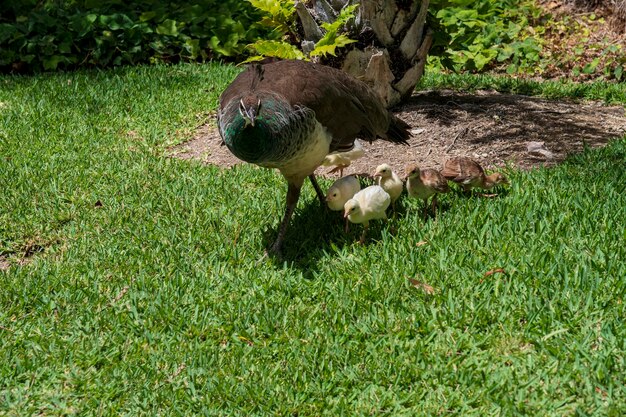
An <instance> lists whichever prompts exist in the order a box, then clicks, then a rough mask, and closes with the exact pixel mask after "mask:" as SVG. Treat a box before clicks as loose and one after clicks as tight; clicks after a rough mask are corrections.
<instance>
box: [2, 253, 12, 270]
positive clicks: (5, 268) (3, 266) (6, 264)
mask: <svg viewBox="0 0 626 417" xmlns="http://www.w3.org/2000/svg"><path fill="white" fill-rule="evenodd" d="M10 266H11V264H10V263H9V261H7V259H6V258H5V257H4V255H0V271H6V270H7V269H9V267H10Z"/></svg>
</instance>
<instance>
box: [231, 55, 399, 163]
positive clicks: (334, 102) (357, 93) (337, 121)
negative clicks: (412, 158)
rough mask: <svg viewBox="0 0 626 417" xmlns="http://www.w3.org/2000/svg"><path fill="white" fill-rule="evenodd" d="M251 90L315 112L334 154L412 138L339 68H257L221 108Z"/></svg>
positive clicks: (283, 64) (290, 64)
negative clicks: (361, 143) (357, 145)
mask: <svg viewBox="0 0 626 417" xmlns="http://www.w3.org/2000/svg"><path fill="white" fill-rule="evenodd" d="M251 88H255V89H256V90H257V91H262V90H267V91H272V92H275V93H278V94H280V95H282V96H283V97H285V98H286V99H287V100H288V101H289V103H291V104H292V105H300V106H305V107H308V108H310V109H312V110H313V111H315V115H316V118H317V120H318V121H319V122H320V123H321V124H322V125H323V126H325V127H326V128H327V129H328V131H329V132H330V133H331V135H332V137H333V142H332V143H331V151H338V150H340V151H345V150H349V149H351V148H352V146H353V143H354V139H355V138H357V137H358V138H362V139H365V140H368V141H371V140H374V139H376V138H377V137H381V138H383V139H388V140H390V141H394V142H405V141H406V139H407V138H408V136H409V134H408V128H409V126H408V125H406V123H404V122H402V121H400V120H399V119H397V118H395V117H394V116H393V115H392V114H391V113H390V112H389V111H388V110H387V109H386V108H385V107H384V104H383V102H382V100H381V99H380V98H379V96H378V95H377V94H376V93H375V92H374V91H373V90H372V89H371V88H370V87H369V86H367V85H366V84H365V83H363V82H361V81H359V80H357V79H355V78H353V77H351V76H350V75H348V74H346V73H345V72H343V71H341V70H338V69H335V68H331V67H327V66H323V65H318V64H313V63H310V62H305V61H297V60H283V61H276V62H271V63H268V64H265V65H262V66H258V64H255V65H252V66H250V67H249V68H248V69H247V70H246V71H244V72H243V73H242V74H240V75H239V76H238V77H237V78H236V79H235V81H233V83H231V84H230V85H229V87H228V88H227V89H226V90H225V91H224V93H223V94H222V96H221V97H220V106H222V105H223V103H228V102H229V101H230V100H232V99H236V98H237V97H238V96H239V95H241V94H242V93H243V92H246V91H250V89H251Z"/></svg>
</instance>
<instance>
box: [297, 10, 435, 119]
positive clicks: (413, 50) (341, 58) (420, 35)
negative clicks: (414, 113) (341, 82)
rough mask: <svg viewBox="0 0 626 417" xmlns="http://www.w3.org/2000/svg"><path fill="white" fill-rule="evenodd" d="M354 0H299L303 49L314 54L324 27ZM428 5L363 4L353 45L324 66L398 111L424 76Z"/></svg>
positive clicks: (354, 28) (353, 27)
mask: <svg viewBox="0 0 626 417" xmlns="http://www.w3.org/2000/svg"><path fill="white" fill-rule="evenodd" d="M351 2H353V1H351V0H309V1H306V2H305V3H303V2H302V1H299V0H296V12H297V14H298V18H299V22H298V23H299V28H300V32H301V33H300V35H301V36H302V39H304V40H303V41H302V49H303V50H304V51H307V50H309V51H310V50H311V49H312V46H313V44H314V42H316V41H318V40H319V39H320V38H321V36H322V34H323V31H324V30H323V29H322V28H321V27H320V25H321V24H322V23H324V22H328V23H330V22H332V21H334V20H335V18H336V16H337V14H338V13H339V11H340V10H341V9H342V8H343V7H345V6H346V5H348V4H350V3H351ZM428 2H429V0H361V2H360V6H359V8H358V10H357V12H356V18H355V19H354V23H353V25H351V27H348V28H347V29H348V31H349V34H348V36H349V37H350V39H354V40H357V42H355V43H353V44H349V45H348V46H346V47H344V48H341V49H339V50H338V51H339V53H340V54H338V56H337V58H335V57H330V56H329V57H326V58H324V59H322V61H323V62H324V63H325V64H327V65H331V66H334V67H338V68H341V69H343V70H344V71H346V72H348V73H350V74H352V75H353V76H355V77H357V78H359V79H361V80H362V81H365V82H366V83H368V84H369V85H371V86H372V87H373V88H374V89H375V90H376V91H377V92H378V93H379V94H380V96H381V98H382V99H383V100H384V101H385V102H386V104H387V107H392V106H395V105H396V104H398V103H400V102H401V101H402V100H405V99H406V98H408V97H409V96H410V95H411V93H412V92H413V89H414V88H415V85H416V84H417V82H418V81H419V79H420V78H421V77H422V74H423V73H424V65H425V64H426V57H427V55H428V49H429V48H430V45H431V43H432V30H431V29H429V28H428V27H427V26H426V14H427V10H428Z"/></svg>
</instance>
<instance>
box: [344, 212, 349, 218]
mask: <svg viewBox="0 0 626 417" xmlns="http://www.w3.org/2000/svg"><path fill="white" fill-rule="evenodd" d="M349 215H350V212H349V211H344V212H343V218H344V219H347V218H348V216H349Z"/></svg>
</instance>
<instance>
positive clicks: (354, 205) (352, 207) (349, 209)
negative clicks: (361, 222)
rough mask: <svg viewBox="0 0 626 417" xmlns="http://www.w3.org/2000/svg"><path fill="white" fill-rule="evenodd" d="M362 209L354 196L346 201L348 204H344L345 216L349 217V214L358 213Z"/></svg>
mask: <svg viewBox="0 0 626 417" xmlns="http://www.w3.org/2000/svg"><path fill="white" fill-rule="evenodd" d="M359 210H360V207H359V202H358V201H356V200H355V199H354V198H351V199H350V200H348V201H346V204H345V205H344V206H343V218H344V219H345V218H347V217H348V216H349V215H351V214H354V213H357V212H358V211H359Z"/></svg>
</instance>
